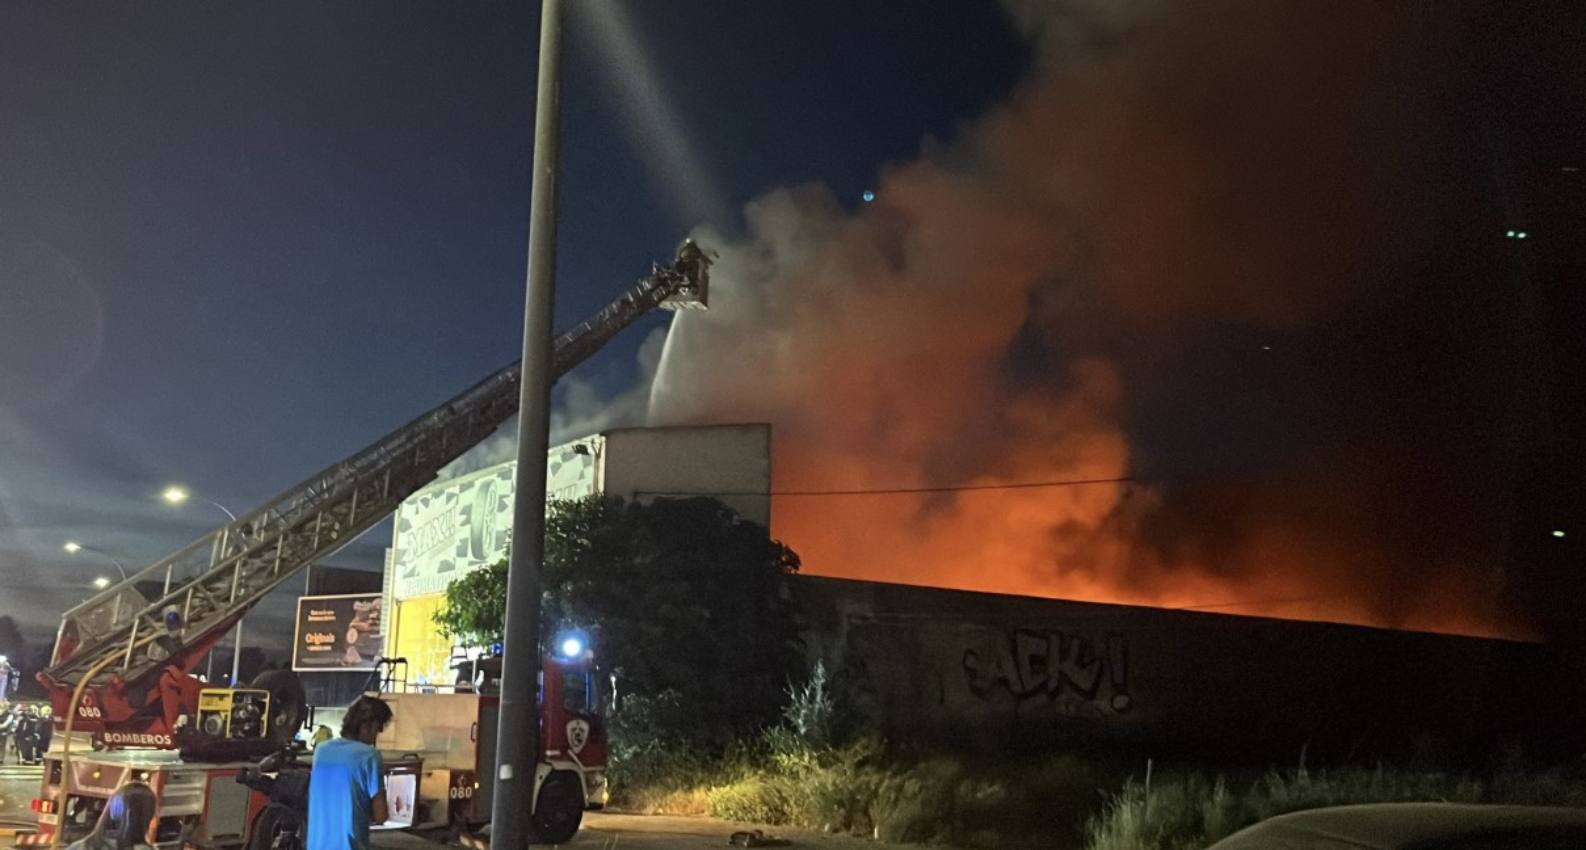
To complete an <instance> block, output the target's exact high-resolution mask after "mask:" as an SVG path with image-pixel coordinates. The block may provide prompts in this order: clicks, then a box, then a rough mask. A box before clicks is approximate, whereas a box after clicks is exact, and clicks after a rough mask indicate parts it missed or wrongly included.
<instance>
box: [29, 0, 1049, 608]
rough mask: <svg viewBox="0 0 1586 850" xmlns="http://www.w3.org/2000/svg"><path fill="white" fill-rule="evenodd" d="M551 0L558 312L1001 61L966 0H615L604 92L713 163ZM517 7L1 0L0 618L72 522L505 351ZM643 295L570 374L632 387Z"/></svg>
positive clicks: (266, 476)
mask: <svg viewBox="0 0 1586 850" xmlns="http://www.w3.org/2000/svg"><path fill="white" fill-rule="evenodd" d="M569 5H570V7H573V9H574V11H573V13H572V14H570V16H569V21H568V38H567V42H566V44H567V47H566V67H565V72H564V73H565V84H564V95H565V103H566V108H565V113H564V121H565V124H564V144H563V148H562V150H563V161H562V163H563V183H562V187H563V191H562V224H561V245H560V275H559V292H558V302H557V323H558V325H559V326H563V325H567V324H569V323H571V322H574V321H576V320H578V319H580V318H581V317H582V316H584V315H585V314H587V313H589V312H591V311H592V310H594V309H596V308H597V307H598V306H600V305H601V304H603V303H604V302H605V301H606V300H607V299H608V298H610V297H611V296H613V295H614V294H616V293H617V292H619V291H620V290H621V289H622V288H623V287H625V286H627V285H628V284H629V283H630V282H631V281H632V280H633V279H634V278H635V277H636V276H637V275H639V274H641V273H642V272H643V271H644V270H645V269H646V268H647V267H648V263H649V262H650V261H651V260H652V259H658V258H664V257H667V256H669V255H670V251H671V249H672V247H673V246H674V244H675V242H676V240H677V239H678V238H680V237H681V236H682V235H684V234H685V233H686V232H687V231H688V230H689V229H690V228H691V227H692V226H693V225H695V224H697V223H698V221H697V219H698V217H699V215H700V214H701V211H702V210H703V211H704V212H705V213H708V214H711V215H712V216H713V217H715V218H717V219H719V221H718V223H719V224H720V225H722V226H725V227H727V228H732V227H734V226H735V222H734V221H733V220H732V218H731V217H732V216H734V215H735V213H734V211H735V210H736V208H737V206H738V205H739V204H741V203H742V202H743V201H745V200H747V199H749V198H750V197H752V196H754V195H756V194H758V193H760V192H763V191H764V190H766V189H767V188H769V187H773V186H777V185H785V184H794V183H799V182H804V181H812V180H818V181H824V182H826V183H828V184H829V185H831V186H832V187H833V188H834V189H835V190H836V192H837V193H838V194H839V195H840V196H841V197H843V198H845V199H851V200H852V202H854V203H857V202H858V195H859V193H860V192H861V191H862V190H863V189H864V188H865V187H866V186H867V185H868V181H870V180H871V179H872V177H873V175H874V174H875V170H876V169H877V167H878V166H879V165H881V164H882V163H884V162H886V161H887V160H891V159H897V158H904V157H908V156H910V155H912V154H913V153H914V152H915V151H916V150H917V149H918V147H919V145H920V143H921V140H922V138H923V137H925V136H926V135H928V134H935V135H939V136H950V135H951V134H952V133H953V130H954V128H955V126H956V125H957V124H958V123H960V122H962V121H963V120H966V119H968V118H970V117H972V116H973V115H975V114H976V113H977V112H979V111H981V110H982V109H983V108H984V106H985V105H986V104H987V103H988V102H989V101H992V100H994V99H996V98H999V97H1001V96H1003V95H1005V94H1006V92H1007V91H1008V90H1009V89H1010V87H1011V86H1012V85H1013V83H1014V81H1015V80H1016V79H1017V78H1018V77H1019V75H1020V74H1021V72H1022V69H1023V67H1024V65H1025V63H1026V61H1027V59H1026V50H1025V49H1024V48H1023V47H1022V46H1021V44H1020V42H1019V41H1018V39H1017V38H1016V36H1015V35H1014V34H1013V33H1012V32H1011V30H1010V29H1009V26H1008V23H1007V22H1006V21H1005V20H1004V18H1003V15H1002V13H1001V11H1000V10H999V8H998V7H997V6H996V5H995V4H994V3H991V2H960V3H952V4H936V6H939V7H940V8H937V7H936V6H933V8H932V9H931V10H930V12H929V13H922V14H911V15H907V16H899V15H897V14H896V10H897V7H896V5H895V4H891V3H885V2H875V1H874V0H873V1H872V2H838V1H837V0H821V2H802V3H796V4H794V3H775V4H768V3H742V2H737V1H736V0H695V2H689V3H666V4H661V3H640V2H633V0H618V2H616V4H615V6H614V7H608V8H615V9H617V11H618V12H620V19H621V20H623V21H624V22H625V23H626V26H627V27H628V30H629V32H631V33H632V34H633V35H634V36H635V38H636V40H637V42H638V44H639V46H640V48H641V51H640V54H633V53H632V52H631V51H630V52H629V53H627V54H625V55H622V56H619V57H617V58H618V59H620V60H621V61H620V62H616V63H615V66H616V67H617V68H618V69H619V70H618V71H617V72H616V74H619V75H620V74H621V73H623V72H624V71H627V72H629V73H630V76H631V72H632V71H633V69H634V67H636V66H635V65H633V64H632V63H633V62H634V60H635V55H642V56H644V57H647V58H648V60H649V62H650V63H652V64H653V66H654V67H655V68H656V69H657V70H658V73H657V74H656V75H655V76H654V77H653V78H646V79H641V80H637V81H635V80H633V79H629V80H628V83H630V84H631V83H634V82H638V83H640V84H647V85H652V86H656V87H658V90H659V92H660V93H661V94H662V95H664V98H663V99H662V100H659V101H657V103H658V104H659V106H660V108H661V109H662V110H663V111H664V113H665V114H666V115H667V116H668V117H669V118H670V120H672V121H674V122H675V125H676V126H677V127H679V128H680V129H681V131H682V134H683V137H684V138H685V139H686V140H687V142H688V144H689V146H690V147H692V148H693V154H692V155H693V157H695V161H696V162H697V163H698V165H699V166H701V167H703V169H704V170H705V171H706V172H707V173H702V174H678V173H675V171H674V172H673V173H661V172H662V171H663V170H665V161H664V160H661V159H658V158H657V157H655V156H652V155H651V154H653V153H654V151H653V150H651V149H650V146H651V145H652V144H654V143H655V141H654V140H653V139H650V138H647V137H646V133H647V132H648V131H649V130H651V129H652V128H651V127H649V126H647V125H645V124H644V123H643V118H642V116H639V115H636V113H637V112H638V110H636V109H635V108H634V100H633V99H632V95H631V93H629V94H625V90H624V88H623V86H622V84H620V83H619V82H618V81H617V80H616V79H615V78H614V75H613V73H610V72H604V71H603V70H602V66H601V64H600V63H602V62H612V51H613V50H614V49H615V50H622V49H623V45H620V44H618V45H615V46H613V45H612V43H611V41H610V38H609V33H610V30H609V28H606V29H603V28H602V27H601V26H600V24H601V23H602V22H601V21H599V20H596V19H595V18H594V17H592V14H591V13H590V12H588V11H578V7H581V6H587V5H589V4H586V3H582V2H574V3H571V4H569ZM537 11H538V10H537V8H535V7H533V5H532V4H519V3H502V2H468V3H439V2H429V3H379V4H369V3H330V4H327V3H322V2H291V3H279V2H272V3H245V4H230V3H228V4H212V3H196V2H195V3H161V4H125V3H104V2H98V3H75V2H61V3H23V2H12V3H5V4H3V5H0V582H3V587H4V588H5V590H4V592H0V615H10V616H14V617H16V618H17V619H18V620H20V621H22V622H23V623H24V624H25V625H26V626H27V627H28V628H29V629H30V630H32V631H34V632H35V633H37V630H38V629H39V628H40V627H43V626H46V625H47V624H51V623H53V622H54V621H55V619H56V617H57V614H58V611H59V610H60V609H61V608H63V607H64V606H65V605H67V604H69V603H70V602H71V601H73V600H75V599H76V598H78V596H80V595H81V594H82V593H83V591H82V590H81V588H82V587H83V585H84V584H86V582H87V581H88V580H89V579H91V577H92V576H93V575H95V574H98V573H101V572H103V571H104V570H105V565H104V564H103V563H102V562H101V563H94V562H93V561H91V560H83V558H84V557H85V556H83V555H79V556H78V558H77V559H71V558H69V557H68V556H66V555H65V554H64V553H62V552H61V551H60V548H59V547H60V543H61V541H63V540H65V539H67V538H77V539H81V540H83V541H84V542H86V543H91V544H94V545H98V546H100V547H102V548H104V549H106V550H107V551H111V552H114V553H115V554H117V555H119V556H120V557H122V558H123V559H125V560H127V561H128V562H137V563H143V562H147V561H150V560H152V559H154V558H156V557H158V556H159V555H162V554H164V553H165V552H167V551H169V550H171V549H174V548H175V547H177V546H178V545H180V544H182V543H184V542H186V541H187V540H188V539H191V538H192V537H193V536H195V535H196V534H198V533H199V532H201V531H202V530H204V529H205V528H207V527H208V526H209V525H210V524H211V523H212V521H214V520H216V519H218V518H219V514H218V512H214V511H212V510H210V509H208V508H205V507H203V506H201V505H198V504H196V503H195V504H190V505H189V506H187V507H186V508H184V509H182V510H180V511H177V510H173V509H170V508H168V507H165V506H163V505H161V504H159V503H158V502H157V500H156V499H155V494H157V492H158V491H159V489H160V487H161V486H163V485H164V484H165V483H166V482H168V481H183V482H186V483H187V484H189V485H190V486H192V487H193V488H194V489H195V490H196V491H199V492H201V493H203V494H206V495H208V496H210V497H212V498H214V499H216V500H218V501H221V502H225V503H228V504H230V505H232V506H233V507H234V508H235V509H237V510H241V509H244V508H246V507H251V506H252V505H254V504H256V503H258V502H260V501H262V500H263V499H266V498H268V497H269V496H271V495H273V494H274V493H275V492H277V491H279V490H281V489H283V488H284V487H286V486H288V485H290V484H292V483H294V482H296V481H297V480H299V479H301V478H302V477H303V476H305V475H307V474H309V473H311V472H312V471H314V470H316V469H317V468H319V467H321V466H322V465H324V464H326V463H328V462H331V461H333V460H335V459H337V458H339V457H341V456H343V455H345V454H347V453H350V452H352V451H354V450H356V449H357V448H359V447H361V446H363V445H364V444H366V443H368V442H370V441H371V440H373V439H374V438H376V437H377V436H379V435H381V434H383V433H384V432H386V431H387V430H389V429H390V428H391V427H393V426H395V425H397V424H400V423H401V422H402V421H405V420H406V419H407V418H408V417H410V416H412V415H413V414H415V413H416V412H418V411H420V410H422V409H424V408H426V407H428V406H430V405H432V404H434V403H436V402H437V401H439V400H441V399H443V398H445V397H447V396H448V395H450V394H451V393H453V392H455V391H456V390H458V389H460V388H461V387H463V386H465V385H466V384H467V383H469V382H471V381H472V380H474V379H476V378H478V377H479V376H481V375H482V374H484V373H485V372H486V371H487V370H489V369H492V368H494V367H496V366H499V365H500V364H502V363H503V362H506V361H508V360H510V359H512V358H513V357H514V356H515V352H516V350H517V347H518V344H519V342H518V339H519V337H518V335H519V332H520V328H519V323H518V320H519V315H520V309H521V307H520V305H521V299H522V280H523V253H524V243H525V237H526V207H527V198H528V179H527V175H528V163H529V158H530V154H531V145H530V138H531V120H532V113H533V102H532V97H533V91H534V62H535V46H536V44H537V30H536V28H537ZM604 20H605V21H606V22H607V23H609V21H610V20H611V19H610V18H606V19H604ZM637 67H641V68H642V63H641V64H640V65H639V66H637ZM628 91H629V92H631V90H628ZM679 186H697V187H700V191H701V192H702V193H703V192H706V191H707V190H706V189H705V188H704V187H710V189H709V190H708V191H709V192H712V193H716V194H717V195H718V201H717V203H719V204H721V205H722V206H719V207H717V208H715V209H710V206H711V205H710V204H708V203H707V204H704V205H703V206H702V205H701V204H697V203H695V204H691V203H688V202H687V199H686V198H685V197H683V196H682V195H680V193H679V191H678V188H677V187H679ZM661 321H662V319H660V318H651V319H649V320H647V321H646V323H644V325H643V326H642V327H641V328H638V329H634V330H630V331H629V332H628V333H627V334H625V335H624V336H623V337H621V338H620V339H619V340H618V341H617V342H616V343H614V344H613V345H612V346H611V347H610V348H609V349H608V350H607V351H606V352H604V353H603V354H602V355H601V356H600V357H598V358H597V359H596V360H594V361H592V362H591V363H589V364H587V365H586V367H585V368H584V370H583V371H582V373H581V375H582V376H583V377H584V378H586V379H587V380H591V381H593V382H595V383H596V384H597V385H598V386H602V387H609V388H616V387H620V386H623V385H626V384H627V383H628V382H629V381H631V379H632V372H633V369H634V367H633V363H634V354H635V350H636V347H637V346H638V344H639V342H640V341H641V340H642V339H643V337H644V335H645V332H646V331H647V330H648V329H650V328H653V327H655V326H656V325H657V324H658V323H659V322H661ZM206 511H207V512H206ZM367 542H368V543H370V544H372V545H369V546H367V547H366V548H365V549H364V551H363V552H362V553H361V554H359V555H354V556H353V557H352V560H358V559H359V558H363V559H368V558H369V557H370V556H371V555H377V552H378V546H380V545H384V543H385V541H383V540H369V541H367ZM343 560H347V557H346V556H344V558H343ZM129 565H131V564H130V563H129Z"/></svg>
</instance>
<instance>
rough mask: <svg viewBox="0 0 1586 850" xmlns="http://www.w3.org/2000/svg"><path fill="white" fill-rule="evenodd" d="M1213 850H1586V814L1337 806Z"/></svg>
mask: <svg viewBox="0 0 1586 850" xmlns="http://www.w3.org/2000/svg"><path fill="white" fill-rule="evenodd" d="M1207 850H1586V809H1575V808H1565V807H1559V806H1483V805H1470V804H1463V803H1372V804H1369V805H1361V806H1331V807H1328V808H1325V809H1311V810H1309V811H1303V812H1294V813H1292V814H1287V815H1278V816H1277V817H1274V818H1268V819H1266V820H1264V821H1262V822H1260V823H1258V824H1256V825H1254V826H1251V827H1247V828H1245V829H1242V830H1240V831H1239V832H1237V833H1234V834H1233V835H1230V836H1228V837H1227V838H1224V839H1223V840H1222V841H1219V842H1217V843H1216V844H1213V845H1212V846H1211V847H1209V848H1207Z"/></svg>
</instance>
